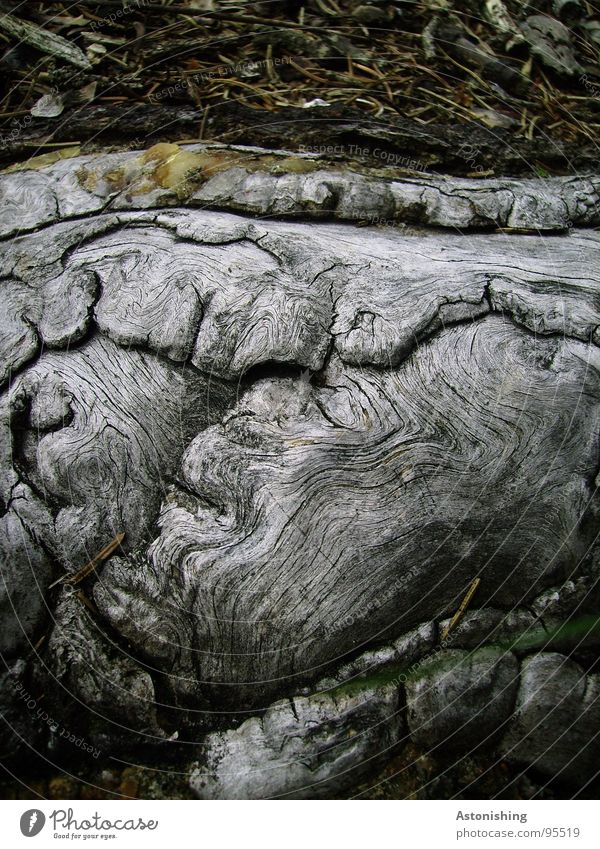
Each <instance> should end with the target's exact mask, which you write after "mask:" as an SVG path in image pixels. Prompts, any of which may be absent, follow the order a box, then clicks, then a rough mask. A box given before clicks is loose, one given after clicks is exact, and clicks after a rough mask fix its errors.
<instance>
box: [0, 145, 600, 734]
mask: <svg viewBox="0 0 600 849" xmlns="http://www.w3.org/2000/svg"><path fill="white" fill-rule="evenodd" d="M179 155H180V153H179V152H177V151H174V152H172V154H170V156H171V158H170V159H169V158H168V157H167V158H166V159H165V158H164V157H163V161H160V162H159V165H160V166H161V167H163V168H165V169H167V171H166V172H161V173H162V174H163V178H164V174H165V173H167V172H168V168H170V167H171V166H172V162H173V161H175V160H176V159H177V157H178V156H179ZM190 155H192V156H195V155H196V153H194V151H192V152H191V153H190ZM252 155H253V156H254V160H255V162H254V165H253V166H252V168H253V169H254V170H252V172H251V173H250V172H249V171H247V170H245V171H244V175H242V174H241V173H240V169H241V170H244V169H242V166H241V165H239V164H235V163H234V164H232V161H231V157H230V158H229V159H226V160H222V162H221V166H220V170H219V171H218V173H215V174H214V175H213V176H211V177H210V178H208V177H206V179H204V180H203V181H201V182H200V183H193V185H192V184H191V183H190V185H189V186H188V188H189V191H188V189H186V192H185V193H183V194H182V189H181V186H180V185H179V184H175V185H174V186H170V185H167V186H162V187H159V188H157V187H156V186H154V187H153V186H152V185H150V184H149V183H148V181H151V178H152V179H154V180H156V179H158V178H157V174H156V170H157V168H158V165H157V160H156V159H154V160H151V161H152V162H154V164H153V165H152V167H150V165H149V164H148V162H149V160H148V157H146V159H143V158H140V157H139V156H137V155H136V154H118V155H114V156H112V157H111V156H108V157H100V158H98V159H97V160H94V159H93V158H92V159H87V160H85V162H82V161H79V160H78V161H75V162H62V163H59V164H58V165H56V166H53V167H52V168H51V169H44V170H43V171H40V172H36V171H27V172H23V173H19V172H14V173H12V174H10V175H7V176H4V177H2V178H1V179H0V191H1V192H4V194H5V196H6V197H9V198H10V203H12V204H13V206H12V207H11V210H12V212H11V214H10V215H8V214H6V215H5V216H4V219H3V221H4V224H5V229H4V233H5V234H6V235H7V236H8V235H9V234H16V233H18V231H19V229H21V230H23V231H26V230H33V229H34V228H36V227H37V228H38V229H37V231H36V232H22V233H21V234H20V235H14V236H13V237H11V238H10V239H8V240H6V241H5V242H4V243H3V245H4V247H5V248H6V250H4V251H3V252H2V254H1V255H0V280H1V284H0V285H1V286H2V292H3V297H2V299H1V300H0V304H1V307H0V310H1V314H0V369H1V370H2V371H1V374H2V375H3V380H4V382H3V384H2V395H1V397H0V412H1V416H0V424H1V427H2V451H1V453H0V482H1V484H2V500H3V504H4V508H5V509H4V515H3V517H2V521H3V522H4V530H3V533H4V537H3V540H2V545H3V550H4V552H5V553H6V559H5V562H4V564H3V567H2V568H3V574H4V575H5V576H6V579H7V583H6V589H5V591H4V594H3V595H2V596H1V597H0V602H1V604H2V610H3V612H6V616H5V619H4V624H3V626H2V639H3V646H4V649H5V651H6V652H7V653H8V654H10V655H12V656H18V655H20V653H22V652H23V650H24V646H26V644H27V642H28V640H31V639H33V637H34V636H36V635H37V634H38V633H39V631H40V628H41V627H42V625H43V623H44V622H45V621H47V617H48V615H49V613H50V612H51V613H52V615H54V614H55V613H56V616H57V620H56V621H57V622H58V624H57V625H55V626H54V627H55V628H59V629H60V627H61V621H62V620H61V617H63V614H62V613H60V610H63V609H65V610H66V608H65V607H64V598H63V596H62V595H61V599H63V601H61V603H60V605H59V609H58V611H57V610H55V605H56V600H55V596H52V595H50V596H49V595H48V594H47V593H46V592H45V588H46V587H47V586H48V584H49V583H50V582H51V580H52V578H53V577H54V578H56V577H58V576H59V575H61V574H62V573H63V572H64V571H65V570H67V571H69V572H71V573H75V572H76V571H77V570H78V569H80V568H81V567H82V565H84V564H85V563H86V562H87V561H89V560H90V559H91V558H92V557H93V556H94V554H95V553H97V552H98V551H99V550H100V549H102V548H103V547H104V546H105V545H106V544H107V543H108V542H109V541H110V540H111V539H112V538H113V537H115V536H116V534H118V533H121V532H124V533H125V534H126V537H125V542H124V545H125V546H126V552H125V553H126V556H123V557H113V558H112V559H111V560H110V561H109V562H108V563H107V564H106V565H105V566H104V567H103V568H102V569H99V570H98V579H97V581H96V583H95V584H94V585H93V589H92V588H91V587H90V592H91V593H92V594H93V601H94V603H95V605H96V606H97V610H98V614H97V615H98V623H99V627H98V631H97V632H96V636H94V637H93V638H90V640H91V642H90V645H89V646H88V647H87V648H86V652H89V656H90V658H92V657H93V655H94V651H95V649H94V643H95V641H99V642H98V652H99V653H100V654H102V651H103V649H102V648H101V645H100V643H101V636H100V635H101V633H102V628H105V629H106V630H107V632H110V633H111V634H116V635H118V636H119V638H120V639H122V640H125V641H127V645H128V646H129V650H130V651H131V653H132V657H133V659H134V661H133V662H134V665H135V663H136V662H138V661H142V660H143V662H144V663H145V664H146V665H147V667H146V668H147V672H148V675H150V676H151V675H155V676H157V677H158V678H160V681H161V693H163V697H164V698H166V699H167V700H170V701H171V702H172V703H176V704H182V705H187V706H192V707H193V706H194V705H200V704H201V705H205V706H206V705H207V706H208V707H209V708H210V709H213V710H215V711H225V710H229V709H238V708H244V709H249V710H250V709H252V710H253V709H256V708H260V707H266V706H267V704H268V703H269V701H270V700H272V699H273V698H275V697H276V696H278V695H279V694H282V693H287V692H289V690H290V688H297V687H300V686H302V685H304V684H306V683H308V682H311V681H315V680H318V679H319V678H322V677H323V676H326V675H328V674H330V673H331V672H332V670H334V669H335V668H336V667H337V666H338V665H339V664H341V663H342V662H343V661H347V660H348V659H349V658H351V657H353V656H354V655H356V654H360V653H361V652H362V651H364V650H366V649H369V648H370V647H372V646H377V645H380V644H383V643H386V642H390V641H392V640H394V639H397V638H399V637H401V636H402V635H403V634H405V633H406V632H408V631H410V630H411V629H412V628H413V627H414V626H416V625H418V624H419V623H422V622H429V621H432V620H436V619H439V618H442V617H445V616H450V615H452V613H453V612H454V611H455V610H456V607H457V605H458V603H459V602H460V599H461V598H462V597H463V596H464V593H465V591H466V589H467V588H468V586H469V584H470V583H471V581H472V580H473V578H475V577H477V576H478V577H480V579H481V584H480V587H479V589H478V597H477V604H478V605H486V604H490V605H492V606H494V607H499V608H510V607H512V606H513V605H515V604H520V603H523V602H524V600H526V599H528V598H529V597H531V596H532V595H535V594H536V593H539V592H540V591H541V589H543V588H544V587H545V586H548V585H550V584H551V583H552V582H554V581H556V580H558V579H560V577H561V576H562V575H563V574H564V573H566V572H568V571H569V570H572V569H573V566H574V564H575V565H576V564H578V563H579V562H580V561H581V560H582V559H583V557H584V555H585V554H586V552H587V550H588V548H589V546H590V544H591V542H592V541H593V538H594V536H595V533H596V528H597V503H596V500H595V498H596V496H595V492H596V475H597V473H598V459H599V458H598V448H599V445H598V427H597V422H598V405H599V403H600V383H599V367H600V351H599V349H598V347H597V344H598V342H600V335H599V334H600V330H599V328H600V272H599V269H598V255H599V253H598V249H599V247H600V236H599V235H598V233H596V232H595V231H593V230H592V229H584V228H583V226H582V228H580V229H577V228H576V229H573V230H572V231H571V232H569V233H568V234H567V233H566V232H562V231H564V230H565V229H566V227H567V225H568V226H571V224H572V223H575V224H577V223H579V224H581V225H585V226H588V227H589V225H590V224H593V223H594V222H595V221H596V220H597V214H598V212H597V197H596V195H595V194H594V192H595V188H594V187H595V186H596V183H595V182H594V180H595V178H589V180H588V178H586V180H587V182H586V180H582V181H579V182H577V181H576V180H566V179H565V180H562V181H549V182H546V181H544V183H543V184H541V183H540V184H536V183H535V182H534V181H529V182H527V181H523V182H522V183H518V181H513V182H510V181H505V184H503V185H491V184H490V185H485V184H484V181H479V182H477V181H470V183H469V185H467V182H469V181H462V182H461V181H456V184H455V185H453V186H452V187H451V188H450V189H449V191H448V192H446V189H445V188H444V187H443V186H442V185H441V184H438V183H435V181H433V182H432V180H431V179H423V180H422V181H421V182H419V181H410V185H409V184H408V181H407V182H406V184H403V185H402V186H399V184H396V183H390V182H389V181H385V180H382V179H381V178H377V177H375V176H373V175H367V176H364V177H361V178H359V177H356V175H355V176H352V175H350V176H349V175H348V174H341V175H339V174H335V173H330V172H328V171H326V170H325V171H323V172H321V171H320V170H319V169H316V170H315V169H313V170H311V171H309V172H306V173H303V172H302V171H301V170H299V171H297V172H291V173H288V174H283V175H281V174H280V175H277V174H273V173H272V171H269V170H268V169H266V168H265V166H264V157H266V156H267V155H270V154H268V152H263V153H262V154H260V155H258V154H256V152H255V153H254V154H252ZM136 157H137V158H136ZM244 161H246V160H244ZM256 161H258V162H259V164H258V165H256ZM187 162H188V160H186V163H187ZM204 162H205V167H206V160H204ZM180 165H181V167H180V170H179V171H177V172H176V173H178V174H180V175H181V174H183V177H182V178H181V179H182V181H183V182H185V181H187V180H188V176H186V175H188V172H189V169H188V165H187V164H185V163H183V164H181V163H180ZM271 165H272V163H271V164H269V168H271ZM184 166H185V167H184ZM178 167H179V166H178ZM234 168H237V169H238V171H237V172H236V173H237V174H238V177H239V181H238V183H236V181H235V179H234V177H235V174H233V173H232V169H234ZM319 168H320V166H319ZM82 169H83V170H82ZM152 169H154V170H152ZM186 169H188V170H186ZM84 172H85V173H84ZM111 175H112V176H111ZM165 179H166V178H165ZM189 179H191V178H189ZM144 180H145V181H146V184H145V185H146V188H147V191H145V192H142V191H141V189H140V186H141V185H142V181H144ZM286 181H287V182H286ZM192 182H193V181H192ZM434 183H435V185H434ZM588 183H589V185H588ZM117 184H118V185H117ZM342 184H343V187H345V188H343V191H342V189H341V188H340V186H342ZM186 185H187V183H186ZM219 186H220V187H221V188H219ZM136 187H137V188H136ZM227 187H229V188H228V189H227ZM324 187H329V188H328V190H329V191H332V192H333V195H335V198H336V205H335V209H334V207H333V206H332V205H331V204H330V205H329V206H327V204H328V203H329V202H328V201H326V198H325V194H326V193H325V194H324V192H325V189H324ZM332 187H334V188H332ZM284 188H285V191H284V190H283V189H284ZM138 189H140V191H138ZM217 189H218V191H217ZM226 189H227V191H228V192H229V194H226V192H225V190H226ZM219 192H220V194H219ZM299 192H300V194H298V193H299ZM211 193H212V194H211ZM302 193H303V194H302ZM309 195H310V197H312V198H313V200H312V201H310V202H309V201H308V200H307V198H308V197H309ZM35 198H38V199H39V201H36V200H35ZM210 198H213V199H214V200H215V203H216V202H218V203H219V204H220V205H222V206H224V207H227V208H228V209H229V210H231V209H236V208H238V209H240V210H242V211H244V212H248V211H249V210H253V211H258V212H261V213H264V212H267V213H273V212H279V213H280V214H286V215H287V214H293V215H296V214H298V215H299V214H302V215H304V214H305V215H306V217H310V216H312V215H318V214H320V213H322V212H323V210H324V209H325V208H327V210H328V211H329V212H332V210H334V214H333V213H332V217H338V218H345V219H360V218H363V219H364V218H367V219H368V218H369V217H370V216H372V215H373V214H380V212H381V210H382V209H383V210H384V212H385V209H387V207H386V204H388V202H389V203H391V204H392V206H391V210H392V211H391V213H390V214H391V216H392V218H394V220H402V218H403V217H404V218H405V219H406V220H409V221H412V222H414V223H415V226H411V227H409V228H407V229H405V230H399V229H398V228H395V227H374V226H369V227H361V228H359V227H356V226H354V225H352V224H350V223H346V224H344V223H331V222H329V223H325V222H321V223H315V222H314V221H312V222H308V223H307V222H304V221H302V222H301V221H291V220H286V221H283V220H280V221H268V222H266V221H262V220H253V219H251V218H248V217H244V216H241V215H235V214H232V213H231V212H230V211H229V212H223V211H221V212H217V211H210V212H209V211H204V210H203V209H201V208H198V207H201V206H202V205H203V204H205V203H207V202H208V201H209V199H210ZM240 198H242V200H243V203H242V201H240ZM290 198H291V200H290ZM319 198H320V200H319ZM390 198H391V199H392V200H390ZM410 198H413V200H410ZM531 198H535V199H536V200H535V203H533V202H532V201H531ZM288 201H289V203H288ZM175 204H177V208H172V207H173V206H174V205H175ZM286 204H287V206H286ZM311 204H312V205H311ZM24 206H30V207H31V209H30V211H29V212H28V213H27V214H25V213H23V215H22V216H21V217H19V216H20V212H19V210H21V209H22V208H23V207H24ZM136 206H137V207H145V208H138V209H136V208H135V207H136ZM398 210H404V212H402V213H399V212H398ZM93 213H94V214H93ZM405 213H406V214H405ZM385 214H386V215H387V214H388V213H387V212H386V213H385ZM64 219H71V220H64ZM424 224H427V225H436V227H438V225H443V226H444V227H445V229H444V230H440V229H435V228H434V227H432V226H427V227H425V226H422V225H424ZM483 224H485V226H488V225H489V226H492V225H493V226H494V227H496V228H497V227H499V226H508V227H517V228H518V227H520V226H521V225H523V226H525V225H526V226H527V227H528V228H529V229H531V228H534V227H538V228H539V229H541V230H544V231H549V232H554V233H555V235H545V236H543V237H542V236H540V235H523V234H516V233H506V232H476V230H477V228H481V226H483ZM417 225H419V226H417ZM462 226H465V227H467V228H469V227H471V228H473V230H474V232H469V233H466V234H465V233H463V234H460V233H458V232H452V228H453V227H462ZM21 528H25V536H24V537H23V532H22V531H21ZM19 534H21V537H19ZM21 539H24V542H22V541H21ZM32 575H34V576H36V588H35V591H34V592H33V596H32V595H31V593H30V590H31V581H32ZM61 592H64V591H61ZM61 605H62V606H61ZM11 611H12V612H11ZM15 611H16V613H15ZM69 615H70V617H71V618H70V619H69V621H75V620H73V617H72V615H71V614H69ZM64 616H65V617H66V613H65V614H64ZM23 623H24V625H23V627H21V626H22V624H23ZM55 634H56V632H55ZM49 645H50V648H49V649H48V652H49V653H50V656H52V652H53V651H55V649H53V648H52V647H53V646H54V645H56V641H54V642H53V641H50V644H49ZM56 651H57V649H56ZM61 651H62V650H61ZM63 653H64V652H63ZM100 654H99V657H100ZM65 656H67V660H66V661H65V663H66V666H68V665H69V663H71V661H70V660H68V657H70V655H68V653H67V655H65ZM102 657H104V654H102ZM136 658H137V660H136ZM50 660H51V658H50ZM90 662H93V661H92V660H90ZM99 662H100V661H99ZM102 663H105V661H102ZM57 668H58V667H57ZM62 668H63V667H61V669H62ZM65 668H66V667H65ZM61 674H65V675H66V674H67V673H66V672H64V671H63V672H62V673H61ZM69 675H70V678H69V680H70V681H71V684H72V686H73V687H74V688H75V689H77V687H78V686H79V685H78V683H77V682H78V678H79V676H78V675H76V674H71V673H69ZM144 680H146V679H144ZM86 686H87V685H86ZM144 687H146V684H144ZM88 690H89V687H88ZM150 690H151V688H150V686H149V685H148V692H150ZM86 692H87V691H86ZM88 696H89V693H88ZM86 698H87V696H86ZM103 704H104V702H103ZM130 715H131V716H132V717H133V716H135V710H133V709H132V710H131V712H130Z"/></svg>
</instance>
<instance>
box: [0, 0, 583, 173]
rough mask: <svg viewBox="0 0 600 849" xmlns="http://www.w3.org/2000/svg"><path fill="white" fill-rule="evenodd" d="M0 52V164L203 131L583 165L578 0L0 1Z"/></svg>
mask: <svg viewBox="0 0 600 849" xmlns="http://www.w3.org/2000/svg"><path fill="white" fill-rule="evenodd" d="M2 13H4V15H2ZM0 55H1V58H0V66H1V69H2V73H1V82H0V164H2V163H5V164H9V163H12V162H15V161H17V160H24V159H25V160H26V159H28V158H29V157H31V156H34V155H39V154H41V153H45V154H47V153H50V154H53V155H54V156H57V157H58V156H61V155H64V151H65V148H66V149H67V151H68V152H67V155H72V154H73V152H74V151H81V152H88V151H93V150H97V149H100V148H101V149H106V148H107V147H123V146H125V147H129V148H132V147H133V148H143V147H147V146H149V145H150V144H153V143H155V142H157V141H177V142H184V141H198V140H202V141H210V142H219V143H226V144H253V145H260V146H264V147H273V148H287V149H292V150H297V149H299V148H302V147H303V146H304V147H306V146H309V147H310V149H312V150H319V151H320V152H322V153H327V152H328V150H330V151H331V155H332V156H333V157H335V156H337V157H340V156H341V157H344V156H346V155H348V154H354V155H358V156H359V157H361V158H363V159H365V160H366V161H371V162H373V160H375V161H377V160H379V161H381V159H382V158H386V159H387V161H388V163H394V162H395V163H396V164H397V165H398V167H399V168H401V169H403V170H409V171H410V170H414V171H416V172H421V173H422V172H425V171H435V172H445V173H453V174H461V175H471V174H472V175H473V176H488V175H491V174H497V175H498V174H512V175H538V176H546V175H548V174H569V173H575V172H581V171H588V172H589V171H598V161H599V155H598V154H599V151H598V146H597V139H598V129H599V128H600V61H599V59H600V17H599V15H598V8H597V7H595V6H594V5H593V4H591V3H588V2H584V0H538V1H537V2H533V3H527V2H515V1H514V0H505V2H504V3H502V2H498V0H493V2H490V0H466V2H460V3H459V2H456V3H453V2H451V0H420V1H418V0H395V1H394V2H392V0H390V2H386V0H306V2H303V0H287V2H281V0H271V1H269V0H263V2H257V3H245V2H242V1H241V0H186V2H168V0H166V2H154V3H153V2H146V0H123V2H121V1H120V0H97V2H90V0H79V2H58V3H43V2H28V3H8V2H0Z"/></svg>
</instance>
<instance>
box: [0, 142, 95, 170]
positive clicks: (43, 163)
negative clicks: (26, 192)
mask: <svg viewBox="0 0 600 849" xmlns="http://www.w3.org/2000/svg"><path fill="white" fill-rule="evenodd" d="M80 153H81V148H80V147H79V146H76V147H63V148H61V149H60V150H53V151H50V152H49V153H41V154H40V155H39V156H32V157H31V158H30V159H28V160H27V161H26V162H17V163H15V164H14V165H9V166H8V168H3V169H2V172H1V173H3V174H10V173H11V172H12V171H38V170H39V169H40V168H47V167H48V166H49V165H54V163H55V162H60V160H61V159H72V157H74V156H79V154H80Z"/></svg>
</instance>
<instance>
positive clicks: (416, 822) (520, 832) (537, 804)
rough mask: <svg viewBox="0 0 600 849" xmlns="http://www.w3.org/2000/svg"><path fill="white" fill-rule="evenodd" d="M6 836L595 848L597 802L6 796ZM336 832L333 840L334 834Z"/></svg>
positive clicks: (260, 845) (305, 847) (11, 842)
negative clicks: (49, 799) (45, 798)
mask: <svg viewBox="0 0 600 849" xmlns="http://www.w3.org/2000/svg"><path fill="white" fill-rule="evenodd" d="M0 805H1V807H0V823H1V826H2V828H1V833H2V845H3V846H4V847H7V846H8V847H11V849H12V847H13V846H28V845H29V846H38V847H42V846H47V845H48V844H50V843H51V844H52V845H54V846H61V845H63V846H64V845H66V843H67V842H70V843H71V844H73V843H77V844H79V845H84V844H85V845H88V846H89V845H90V844H92V845H96V846H100V845H107V844H108V845H114V846H119V847H123V849H125V847H129V846H136V847H137V846H148V847H150V846H161V847H167V849H169V847H173V849H175V847H176V848H177V849H180V847H187V846H194V847H205V846H206V847H211V849H213V848H214V849H217V847H221V846H223V847H226V848H227V849H229V847H233V849H254V847H256V849H271V847H273V849H275V847H276V849H282V847H285V849H313V847H314V848H315V849H322V848H323V847H327V846H328V845H332V846H337V847H343V849H353V847H357V849H358V847H360V849H376V847H386V849H388V847H390V849H394V847H396V846H397V847H399V849H404V847H407V846H409V847H415V846H417V847H429V846H434V845H435V846H437V847H439V849H442V847H447V846H451V845H456V846H464V847H477V849H480V847H485V846H490V847H491V846H509V845H511V846H523V847H527V846H532V847H533V846H543V847H548V849H550V847H553V846H560V847H563V849H567V847H577V849H588V847H589V849H592V847H594V849H597V847H598V805H597V803H596V802H590V801H528V802H526V801H507V802H486V801H465V802H462V801H461V802H454V801H453V802H448V801H440V802H426V801H418V802H413V801H397V802H396V801H384V802H378V801H367V802H358V801H326V802H325V801H307V802H294V801H281V802H280V801H265V802H244V801H240V802H194V801H187V802H185V801H110V802H105V801H98V802H94V801H72V802H68V801H58V802H46V801H33V800H25V801H4V802H1V803H0ZM330 841H331V843H330Z"/></svg>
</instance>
